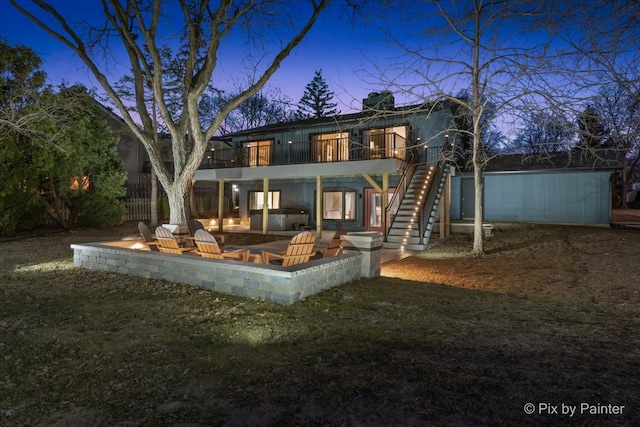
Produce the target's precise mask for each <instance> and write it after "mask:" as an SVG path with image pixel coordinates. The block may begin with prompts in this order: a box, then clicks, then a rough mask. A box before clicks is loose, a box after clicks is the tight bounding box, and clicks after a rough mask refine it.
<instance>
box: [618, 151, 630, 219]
mask: <svg viewBox="0 0 640 427" xmlns="http://www.w3.org/2000/svg"><path fill="white" fill-rule="evenodd" d="M620 184H621V188H620V193H621V194H620V209H627V208H628V207H629V206H628V205H627V193H628V192H629V184H628V183H627V157H626V152H625V157H624V158H623V159H622V176H621V177H620Z"/></svg>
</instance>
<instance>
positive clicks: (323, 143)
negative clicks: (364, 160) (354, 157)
mask: <svg viewBox="0 0 640 427" xmlns="http://www.w3.org/2000/svg"><path fill="white" fill-rule="evenodd" d="M311 141H312V143H313V152H314V153H315V158H314V161H315V160H317V161H318V162H343V161H346V160H349V134H348V133H347V132H338V133H327V134H321V135H313V136H312V137H311Z"/></svg>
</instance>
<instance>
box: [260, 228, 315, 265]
mask: <svg viewBox="0 0 640 427" xmlns="http://www.w3.org/2000/svg"><path fill="white" fill-rule="evenodd" d="M315 242H316V236H315V235H314V234H313V233H310V232H309V231H303V232H302V233H299V234H296V235H295V236H294V237H293V239H291V241H290V242H289V246H287V250H286V251H285V252H284V253H283V254H277V253H273V252H267V251H262V261H263V262H264V263H265V264H278V265H282V266H283V267H288V266H290V265H296V264H301V263H303V262H307V261H309V259H311V256H313V255H314V253H315V252H314V250H313V246H314V244H315Z"/></svg>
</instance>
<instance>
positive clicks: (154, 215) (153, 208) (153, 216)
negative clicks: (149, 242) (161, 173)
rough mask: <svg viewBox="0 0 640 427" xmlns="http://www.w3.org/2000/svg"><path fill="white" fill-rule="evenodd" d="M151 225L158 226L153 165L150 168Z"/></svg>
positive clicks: (156, 179) (156, 178) (156, 183)
mask: <svg viewBox="0 0 640 427" xmlns="http://www.w3.org/2000/svg"><path fill="white" fill-rule="evenodd" d="M151 226H153V227H157V226H158V177H157V176H156V170H155V169H154V168H153V167H152V168H151Z"/></svg>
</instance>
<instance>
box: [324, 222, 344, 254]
mask: <svg viewBox="0 0 640 427" xmlns="http://www.w3.org/2000/svg"><path fill="white" fill-rule="evenodd" d="M345 234H347V230H345V229H340V230H337V231H336V232H335V234H334V235H333V237H332V238H331V240H330V241H329V245H328V246H327V247H326V249H324V250H321V251H320V252H321V253H322V257H323V258H329V257H332V256H336V255H340V253H341V252H342V244H343V243H344V242H343V241H342V239H340V236H343V235H345Z"/></svg>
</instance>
